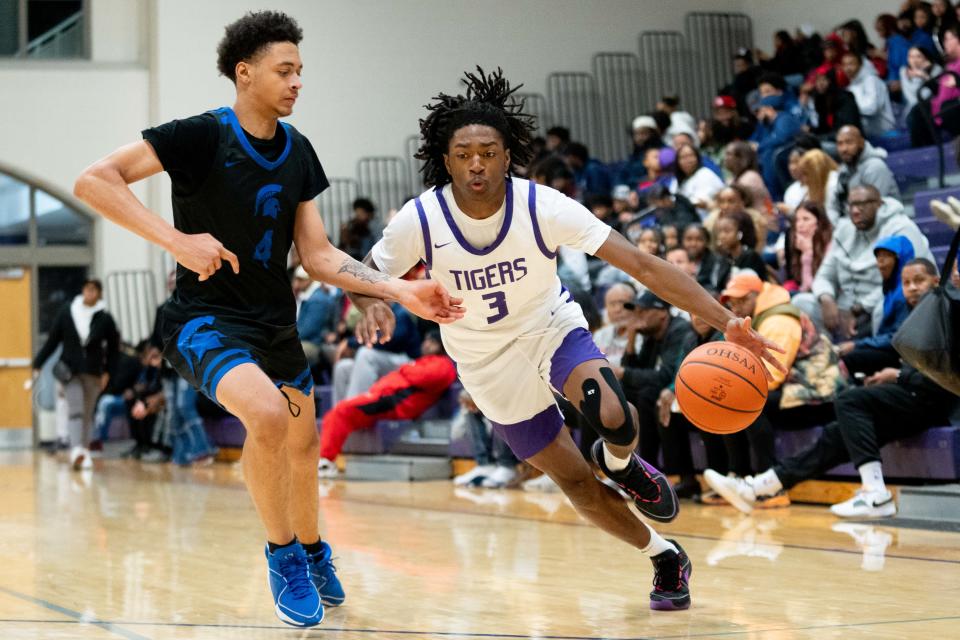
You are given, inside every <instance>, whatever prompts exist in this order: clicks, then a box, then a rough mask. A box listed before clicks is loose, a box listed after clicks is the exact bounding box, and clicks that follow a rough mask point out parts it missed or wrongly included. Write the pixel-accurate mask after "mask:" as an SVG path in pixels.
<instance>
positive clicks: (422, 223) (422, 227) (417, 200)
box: [413, 197, 433, 272]
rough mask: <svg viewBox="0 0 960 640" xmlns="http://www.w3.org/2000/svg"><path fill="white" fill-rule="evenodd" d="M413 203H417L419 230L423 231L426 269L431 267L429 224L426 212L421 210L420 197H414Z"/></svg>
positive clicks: (431, 253)
mask: <svg viewBox="0 0 960 640" xmlns="http://www.w3.org/2000/svg"><path fill="white" fill-rule="evenodd" d="M413 203H414V204H415V205H417V217H418V218H420V231H421V232H423V255H424V257H425V259H426V263H427V271H428V272H429V271H430V269H432V268H433V247H432V246H430V225H428V224H427V212H426V211H424V210H423V203H422V202H420V198H419V197H418V198H414V200H413Z"/></svg>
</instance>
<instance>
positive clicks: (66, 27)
mask: <svg viewBox="0 0 960 640" xmlns="http://www.w3.org/2000/svg"><path fill="white" fill-rule="evenodd" d="M82 18H83V11H82V10H81V11H77V12H76V13H74V14H72V15H70V16H68V17H67V18H65V19H63V20H61V21H60V22H59V23H57V24H55V25H54V26H52V27H50V28H49V29H47V30H46V31H44V32H43V33H41V34H40V35H39V36H37V37H36V38H34V39H33V40H31V41H30V42H28V43H27V46H26V48H25V49H24V50H23V52H22V53H21V55H22V56H25V57H29V56H30V54H31V53H33V52H34V51H36V50H37V49H39V48H40V47H42V46H44V45H46V44H49V43H50V42H53V41H54V40H55V39H56V38H59V37H61V36H62V35H63V34H64V33H66V32H68V31H70V30H71V29H72V28H74V27H75V26H76V25H77V24H78V23H79V22H80V20H81V19H82Z"/></svg>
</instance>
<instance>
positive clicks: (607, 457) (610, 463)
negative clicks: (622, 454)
mask: <svg viewBox="0 0 960 640" xmlns="http://www.w3.org/2000/svg"><path fill="white" fill-rule="evenodd" d="M603 462H604V463H605V464H606V465H607V468H608V469H610V471H623V470H624V469H626V468H627V465H628V464H630V456H627V457H626V458H618V457H617V456H615V455H613V452H612V451H610V446H609V445H608V444H607V443H606V442H604V443H603Z"/></svg>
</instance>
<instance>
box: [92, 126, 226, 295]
mask: <svg viewBox="0 0 960 640" xmlns="http://www.w3.org/2000/svg"><path fill="white" fill-rule="evenodd" d="M161 171H163V165H162V164H161V163H160V159H159V158H158V157H157V154H156V152H155V151H154V150H153V147H152V146H150V144H149V143H148V142H144V141H141V142H134V143H132V144H128V145H126V146H123V147H120V148H119V149H117V150H116V151H114V152H113V153H111V154H110V155H108V156H107V157H105V158H103V159H101V160H98V161H97V162H95V163H93V164H92V165H90V166H89V167H87V168H86V169H85V170H84V171H83V173H82V174H80V177H79V178H77V182H76V184H74V187H73V193H74V195H75V196H77V197H78V198H80V199H81V200H83V201H84V202H86V203H87V204H88V205H90V206H91V207H93V209H94V210H95V211H96V212H97V213H99V214H100V215H102V216H103V217H104V218H106V219H107V220H110V221H111V222H115V223H117V224H118V225H120V226H121V227H123V228H125V229H127V230H129V231H132V232H133V233H135V234H137V235H138V236H140V237H141V238H144V239H145V240H148V241H150V242H152V243H153V244H156V245H158V246H160V247H162V248H164V249H165V250H167V251H169V252H170V253H171V254H172V255H173V257H174V258H175V259H176V261H177V262H179V263H180V264H182V265H183V266H184V267H186V268H187V269H190V270H191V271H194V272H196V273H197V274H199V276H200V278H199V279H200V280H201V281H203V280H206V279H207V278H209V277H210V276H212V275H213V274H214V273H215V272H216V271H217V269H219V268H220V267H221V266H222V263H223V262H224V261H225V262H229V263H230V265H231V266H232V267H233V272H234V273H239V272H240V263H239V261H238V260H237V256H235V255H234V254H233V253H231V252H230V251H228V250H227V249H226V248H224V246H223V245H222V244H220V242H219V241H218V240H217V239H216V238H214V237H213V236H211V235H210V234H208V233H200V234H195V235H189V234H185V233H181V232H179V231H177V230H176V229H175V228H174V227H173V225H171V224H170V223H169V222H167V221H166V220H164V219H163V218H161V217H160V216H158V215H156V214H154V213H153V212H152V211H150V210H149V209H147V208H146V207H145V206H143V203H142V202H140V200H138V199H137V197H136V196H135V195H133V191H131V190H130V187H129V186H128V185H130V184H132V183H134V182H138V181H140V180H143V179H144V178H148V177H150V176H152V175H154V174H156V173H160V172H161Z"/></svg>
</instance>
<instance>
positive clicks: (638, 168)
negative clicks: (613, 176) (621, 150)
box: [619, 115, 663, 185]
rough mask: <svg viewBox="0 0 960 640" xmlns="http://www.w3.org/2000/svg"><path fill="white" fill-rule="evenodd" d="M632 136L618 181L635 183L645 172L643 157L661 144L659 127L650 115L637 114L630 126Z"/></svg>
mask: <svg viewBox="0 0 960 640" xmlns="http://www.w3.org/2000/svg"><path fill="white" fill-rule="evenodd" d="M631 132H632V136H633V151H632V152H631V153H630V156H629V157H628V158H627V159H626V162H625V163H624V168H623V173H622V175H621V176H620V178H619V179H620V182H621V183H624V184H630V185H636V184H637V183H638V182H639V181H640V179H641V178H642V177H643V175H644V173H645V169H644V159H645V158H646V155H647V152H648V151H649V150H650V149H659V148H661V147H662V146H663V138H662V137H661V129H660V127H659V125H658V124H657V121H656V119H655V118H654V117H653V116H652V115H642V116H637V117H636V118H634V119H633V126H632V127H631Z"/></svg>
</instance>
